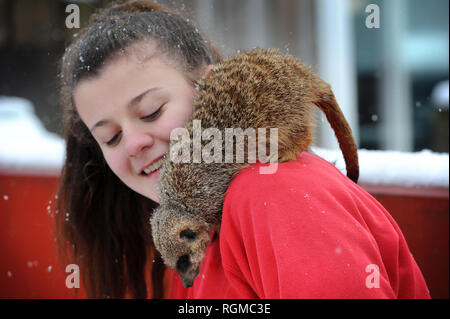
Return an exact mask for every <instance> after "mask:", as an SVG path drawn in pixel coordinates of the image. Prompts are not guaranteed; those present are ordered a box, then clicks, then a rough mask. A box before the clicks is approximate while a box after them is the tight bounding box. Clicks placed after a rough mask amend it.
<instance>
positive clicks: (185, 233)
mask: <svg viewBox="0 0 450 319" xmlns="http://www.w3.org/2000/svg"><path fill="white" fill-rule="evenodd" d="M180 238H181V239H183V238H186V239H187V240H188V241H192V240H195V238H197V233H196V232H195V231H193V230H191V229H189V228H187V229H184V230H182V231H181V232H180Z"/></svg>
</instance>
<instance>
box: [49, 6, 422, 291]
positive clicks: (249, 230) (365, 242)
mask: <svg viewBox="0 0 450 319" xmlns="http://www.w3.org/2000/svg"><path fill="white" fill-rule="evenodd" d="M220 60H221V55H220V54H219V53H218V52H217V51H216V49H215V48H214V47H213V46H212V45H211V44H210V43H209V42H208V41H207V40H206V39H205V38H204V37H202V35H201V34H200V33H199V31H198V29H197V28H196V27H195V26H194V25H193V24H192V23H191V22H190V20H189V19H186V18H184V17H183V16H182V15H181V14H180V13H177V12H175V11H173V10H171V9H168V8H165V7H163V6H160V5H157V4H154V3H152V2H149V1H131V2H126V3H123V4H120V5H119V4H117V5H112V6H110V7H108V8H106V9H103V10H102V11H100V12H99V13H98V14H96V15H94V16H93V17H91V19H90V21H89V23H88V25H87V26H86V27H85V28H84V29H83V30H82V31H81V32H80V33H79V35H78V37H77V38H76V39H75V41H74V42H73V43H72V44H71V45H70V46H69V47H68V48H67V49H66V53H65V54H64V56H63V59H62V63H61V74H60V77H61V95H60V96H61V104H62V106H63V107H64V127H65V139H66V142H67V148H66V152H67V153H66V161H65V164H64V168H63V172H62V176H61V181H60V188H59V194H58V207H57V209H58V210H59V211H60V212H64V213H60V214H55V216H56V221H57V223H56V226H57V231H58V244H59V248H60V249H59V250H60V253H61V256H62V257H63V259H64V260H67V261H70V263H76V264H78V265H79V266H80V271H81V279H82V282H83V284H84V288H85V291H86V294H87V296H88V297H94V298H99V297H100V298H103V297H111V298H122V297H125V296H130V297H134V298H146V297H148V296H152V297H153V298H161V297H169V298H428V297H429V294H428V291H427V288H426V284H425V282H424V280H423V277H422V274H421V272H420V270H419V268H418V267H417V265H416V263H415V261H414V259H413V258H412V256H411V254H410V252H409V250H408V247H407V245H406V242H405V239H404V238H403V235H402V234H401V231H400V229H399V228H398V226H397V225H396V223H395V222H394V221H393V219H392V218H391V216H390V215H389V214H388V213H387V212H386V211H385V210H384V209H383V207H381V205H380V204H379V203H378V202H376V201H375V200H374V199H373V198H372V197H371V196H370V195H369V194H367V193H366V192H365V191H364V190H362V189H361V188H359V187H358V186H357V185H356V184H354V183H353V182H351V181H350V180H349V179H347V178H346V177H345V176H343V175H342V174H341V173H340V172H339V171H338V170H337V169H336V168H334V167H333V166H332V165H331V164H329V163H327V162H326V161H324V160H322V159H320V158H318V157H317V156H314V155H312V154H308V153H304V154H301V155H300V156H299V157H298V159H297V160H296V161H292V162H288V163H283V164H280V165H279V166H278V170H277V173H276V174H272V175H260V174H259V173H258V172H259V170H258V169H255V168H256V167H258V165H259V164H255V165H254V166H252V167H250V168H248V169H245V170H243V171H242V172H241V173H240V174H239V175H238V176H237V177H236V178H235V179H234V180H233V181H232V183H231V185H230V187H229V189H228V191H227V195H226V197H225V201H224V209H223V220H222V226H221V230H220V235H216V236H215V237H214V239H213V241H212V242H211V244H210V246H209V248H208V251H207V254H206V257H205V260H204V263H203V266H202V269H201V272H200V274H199V276H198V277H197V279H196V281H195V282H194V286H193V287H192V288H188V289H185V288H183V286H182V284H181V281H180V279H179V278H178V275H177V274H176V273H175V272H173V271H171V270H166V269H165V267H164V265H163V264H162V262H161V259H160V258H159V256H158V253H157V252H156V251H155V249H154V246H153V244H152V241H151V230H150V228H149V227H150V226H149V216H150V215H151V213H152V210H153V209H154V208H155V207H156V206H157V205H158V195H157V191H156V190H157V185H158V176H159V172H160V170H159V169H160V162H159V161H158V160H159V159H160V158H161V157H162V156H164V155H165V154H166V153H167V152H168V150H169V141H170V132H171V131H172V130H173V129H174V128H177V127H183V126H184V124H185V123H186V122H187V121H188V120H189V119H190V116H191V114H192V110H193V97H194V94H195V90H194V86H193V82H194V81H195V80H197V79H199V78H200V77H202V76H204V75H206V74H207V73H208V72H209V70H210V69H211V68H212V66H213V65H214V64H216V63H219V62H220ZM144 169H149V170H150V171H151V172H150V174H147V175H144V174H142V171H143V170H144ZM150 269H151V274H152V275H151V286H152V289H150V290H149V291H147V283H146V280H145V278H146V273H147V272H148V271H150ZM164 274H166V279H167V280H163V278H164ZM163 286H164V287H163Z"/></svg>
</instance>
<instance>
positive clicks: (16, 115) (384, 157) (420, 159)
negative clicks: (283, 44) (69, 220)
mask: <svg viewBox="0 0 450 319" xmlns="http://www.w3.org/2000/svg"><path fill="white" fill-rule="evenodd" d="M64 150H65V144H64V141H63V139H61V138H60V137H59V136H58V135H56V134H53V133H49V132H47V131H46V129H45V128H44V126H43V125H42V123H41V122H40V121H39V119H38V118H37V116H36V115H35V114H34V109H33V105H32V104H31V103H30V102H29V101H28V100H25V99H22V98H16V97H0V173H4V174H5V173H6V174H26V175H30V174H31V175H58V174H59V173H60V170H61V167H62V164H63V161H64ZM313 151H314V153H316V154H317V155H319V156H321V157H322V158H324V159H326V160H328V161H329V162H331V163H333V164H334V165H335V166H336V167H337V168H339V169H340V170H341V171H343V172H344V174H345V163H344V159H343V157H342V154H341V152H340V151H338V150H325V149H320V148H316V147H314V148H313ZM358 154H359V164H360V178H359V183H361V184H370V185H393V186H406V187H414V186H419V187H420V186H431V187H447V188H448V186H449V155H448V154H447V153H443V154H440V153H434V152H431V151H429V150H423V151H421V152H416V153H405V152H396V151H370V150H364V149H362V150H359V151H358Z"/></svg>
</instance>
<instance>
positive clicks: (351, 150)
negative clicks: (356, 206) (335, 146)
mask: <svg viewBox="0 0 450 319" xmlns="http://www.w3.org/2000/svg"><path fill="white" fill-rule="evenodd" d="M315 105H316V106H317V107H318V108H319V109H320V110H321V111H322V112H323V113H325V115H326V117H327V120H328V122H329V123H330V125H331V127H332V128H333V130H334V133H335V134H336V138H337V140H338V142H339V147H340V148H341V151H342V155H343V156H344V160H345V165H346V168H347V177H349V178H350V179H351V180H352V181H354V182H355V183H357V182H358V178H359V164H358V151H357V147H356V144H355V140H354V138H353V134H352V129H351V128H350V125H349V124H348V122H347V120H346V119H345V117H344V114H343V113H342V111H341V108H340V107H339V105H338V103H337V101H336V98H335V97H334V94H333V92H331V90H329V93H326V94H322V96H320V100H319V101H317V102H316V103H315Z"/></svg>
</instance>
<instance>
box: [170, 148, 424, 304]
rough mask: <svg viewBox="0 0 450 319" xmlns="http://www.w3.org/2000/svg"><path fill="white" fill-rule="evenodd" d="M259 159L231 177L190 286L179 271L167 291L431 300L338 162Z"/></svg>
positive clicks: (393, 231) (397, 236) (395, 239)
mask: <svg viewBox="0 0 450 319" xmlns="http://www.w3.org/2000/svg"><path fill="white" fill-rule="evenodd" d="M261 165H265V164H260V163H256V164H254V165H252V166H251V167H248V168H246V169H244V170H242V171H241V172H240V173H239V174H238V175H237V176H236V178H234V179H233V181H232V182H231V184H230V186H229V188H228V190H227V193H226V195H225V200H224V205H223V216H222V226H221V230H220V235H218V234H214V236H213V240H212V242H211V244H210V246H209V247H208V250H207V253H206V256H205V259H204V263H203V266H202V269H201V272H200V274H199V276H198V277H197V279H196V280H195V281H194V285H193V287H191V288H187V289H185V288H184V287H183V286H182V284H181V280H180V278H179V277H178V275H177V274H176V273H175V272H173V276H174V277H173V280H172V289H171V298H430V295H429V292H428V289H427V286H426V283H425V281H424V278H423V276H422V273H421V271H420V269H419V268H418V266H417V264H416V262H415V261H414V258H413V257H412V255H411V253H410V251H409V249H408V246H407V244H406V241H405V238H404V237H403V235H402V233H401V231H400V229H399V227H398V226H397V224H396V223H395V221H394V220H393V218H392V217H391V216H390V215H389V213H388V212H387V211H386V210H385V209H384V208H383V207H382V206H381V205H380V204H379V203H378V202H377V201H376V200H375V199H374V198H373V197H372V196H371V195H369V194H368V193H367V192H366V191H364V190H363V189H362V188H361V187H359V186H358V185H356V184H355V183H353V182H352V181H351V180H350V179H348V178H347V177H346V176H344V175H343V174H342V173H341V172H340V171H339V170H338V169H336V168H335V167H334V166H333V165H332V164H330V163H328V162H327V161H325V160H323V159H321V158H320V157H318V156H315V155H312V154H309V153H302V154H301V155H300V156H299V157H298V158H297V160H296V161H292V162H286V163H281V164H278V170H277V172H276V173H275V174H266V175H264V174H260V173H259V167H260V166H261Z"/></svg>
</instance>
